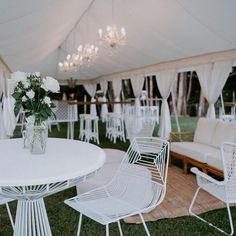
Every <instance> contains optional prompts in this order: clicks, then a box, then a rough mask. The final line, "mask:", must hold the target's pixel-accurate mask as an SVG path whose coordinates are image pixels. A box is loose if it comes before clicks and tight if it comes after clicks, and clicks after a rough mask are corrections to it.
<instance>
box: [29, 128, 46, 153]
mask: <svg viewBox="0 0 236 236" xmlns="http://www.w3.org/2000/svg"><path fill="white" fill-rule="evenodd" d="M27 138H28V142H29V148H30V152H31V153H32V154H43V153H45V151H46V146H47V139H48V127H47V125H45V124H41V125H31V126H29V127H28V128H27Z"/></svg>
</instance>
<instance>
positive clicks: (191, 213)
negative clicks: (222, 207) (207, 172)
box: [189, 187, 234, 235]
mask: <svg viewBox="0 0 236 236" xmlns="http://www.w3.org/2000/svg"><path fill="white" fill-rule="evenodd" d="M200 189H201V187H198V189H197V191H196V192H195V194H194V197H193V200H192V202H191V204H190V206H189V214H190V215H192V216H195V217H196V218H197V219H199V220H201V221H203V222H205V223H207V224H208V225H209V226H212V227H213V228H215V229H217V230H218V231H220V232H222V233H224V234H227V235H233V234H234V227H233V222H232V216H231V211H230V207H229V203H226V207H227V212H228V218H229V223H230V229H231V232H230V234H229V233H227V232H225V231H224V230H222V229H220V228H218V227H217V226H215V225H213V224H212V223H210V222H208V221H206V220H205V219H203V218H202V217H200V216H198V215H196V214H195V213H194V212H193V211H192V208H193V205H194V203H195V201H196V198H197V195H198V193H199V191H200Z"/></svg>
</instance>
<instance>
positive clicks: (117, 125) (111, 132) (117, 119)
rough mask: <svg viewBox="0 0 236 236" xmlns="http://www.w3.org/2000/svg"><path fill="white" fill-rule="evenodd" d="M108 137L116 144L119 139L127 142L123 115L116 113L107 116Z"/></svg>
mask: <svg viewBox="0 0 236 236" xmlns="http://www.w3.org/2000/svg"><path fill="white" fill-rule="evenodd" d="M106 137H107V138H109V139H110V140H111V141H113V142H114V143H116V139H117V138H119V139H120V140H121V141H123V142H126V140H125V128H124V119H123V115H121V114H116V113H114V112H111V113H108V114H107V121H106Z"/></svg>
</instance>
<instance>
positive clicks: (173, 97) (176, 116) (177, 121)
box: [171, 90, 181, 133]
mask: <svg viewBox="0 0 236 236" xmlns="http://www.w3.org/2000/svg"><path fill="white" fill-rule="evenodd" d="M171 96H172V103H173V109H174V113H175V122H176V125H177V130H178V132H179V133H180V132H181V130H180V126H179V119H178V115H177V110H176V104H175V96H174V93H173V91H172V90H171Z"/></svg>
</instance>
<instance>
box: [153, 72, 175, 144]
mask: <svg viewBox="0 0 236 236" xmlns="http://www.w3.org/2000/svg"><path fill="white" fill-rule="evenodd" d="M176 75H177V71H176V70H175V69H171V70H163V71H160V72H158V73H157V74H156V81H157V86H158V88H159V91H160V93H161V96H162V99H163V100H162V105H161V117H160V127H159V132H158V134H159V136H160V137H161V138H165V139H168V138H169V135H170V132H171V120H170V109H169V105H168V102H167V99H168V97H169V95H170V92H171V89H172V85H173V82H174V80H175V79H176Z"/></svg>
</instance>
